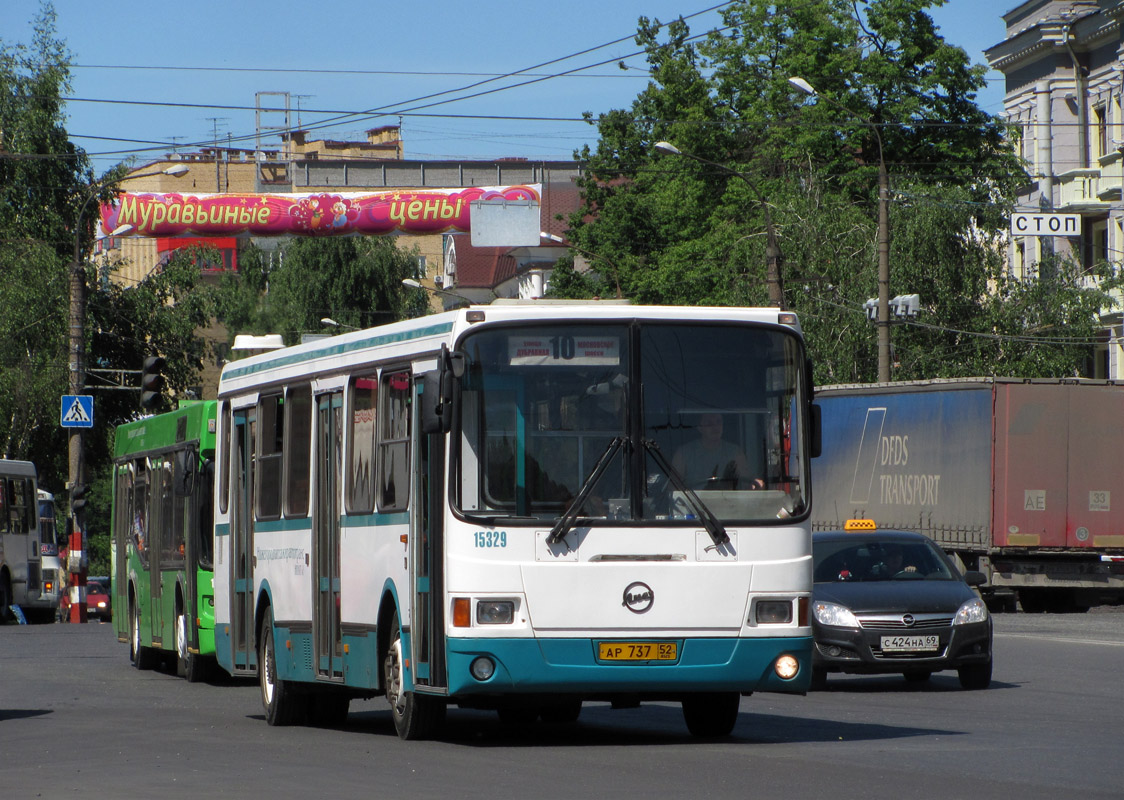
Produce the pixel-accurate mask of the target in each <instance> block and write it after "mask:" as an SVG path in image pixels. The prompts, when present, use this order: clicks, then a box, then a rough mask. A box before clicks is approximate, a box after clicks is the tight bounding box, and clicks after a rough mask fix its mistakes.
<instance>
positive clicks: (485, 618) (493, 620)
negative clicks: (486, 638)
mask: <svg viewBox="0 0 1124 800" xmlns="http://www.w3.org/2000/svg"><path fill="white" fill-rule="evenodd" d="M514 619H515V603H514V602H512V601H511V600H479V601H477V603H476V624H477V625H510V624H511V623H512V621H513V620H514Z"/></svg>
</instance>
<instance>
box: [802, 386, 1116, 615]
mask: <svg viewBox="0 0 1124 800" xmlns="http://www.w3.org/2000/svg"><path fill="white" fill-rule="evenodd" d="M816 397H817V401H818V403H819V404H820V406H821V408H822V414H823V455H822V456H821V458H820V459H818V461H817V462H816V464H815V467H816V474H815V478H816V480H815V495H814V502H813V505H812V515H813V529H814V530H830V529H836V528H842V527H843V524H844V522H846V520H848V519H852V518H867V519H872V520H874V521H875V522H876V523H877V524H878V526H879V527H885V528H897V529H901V530H911V531H919V532H921V533H924V534H926V535H928V536H929V537H930V538H932V539H933V540H935V541H936V542H937V543H938V544H939V545H940V546H941V547H942V548H944V549H945V551H946V552H948V553H949V554H950V555H951V556H953V557H954V558H955V559H957V560H958V561H959V562H960V565H961V566H962V567H964V568H966V569H974V570H979V571H980V572H983V573H984V574H985V575H986V576H987V579H988V581H987V583H986V584H985V585H984V586H983V587H981V589H982V590H983V591H984V593H985V596H986V597H988V599H989V601H991V603H992V605H993V606H996V607H1004V606H1009V607H1013V603H1014V601H1015V599H1016V598H1017V599H1018V602H1019V603H1020V604H1021V605H1022V607H1023V609H1024V610H1025V611H1083V610H1087V609H1088V608H1089V607H1090V606H1091V605H1097V604H1101V603H1105V602H1116V603H1118V602H1121V601H1122V600H1124V513H1121V512H1122V511H1124V431H1122V426H1124V385H1120V384H1117V383H1115V382H1112V381H1089V380H1080V379H1070V380H1045V379H1035V380H1024V379H1008V378H971V379H948V380H932V381H917V382H901V383H893V384H864V385H846V386H827V387H821V388H819V389H818V390H817V394H816ZM1114 501H1115V503H1116V505H1115V506H1114V505H1113V502H1114Z"/></svg>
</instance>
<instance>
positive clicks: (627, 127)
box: [554, 0, 1110, 383]
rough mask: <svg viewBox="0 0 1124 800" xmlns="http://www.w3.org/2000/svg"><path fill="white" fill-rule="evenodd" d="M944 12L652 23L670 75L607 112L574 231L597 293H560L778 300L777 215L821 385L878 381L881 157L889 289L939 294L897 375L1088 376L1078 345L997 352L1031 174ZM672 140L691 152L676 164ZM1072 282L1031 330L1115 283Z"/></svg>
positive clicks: (656, 73)
mask: <svg viewBox="0 0 1124 800" xmlns="http://www.w3.org/2000/svg"><path fill="white" fill-rule="evenodd" d="M939 3H940V0H868V1H867V2H861V1H860V2H855V3H852V2H851V0H807V2H801V3H799V4H789V5H788V6H784V5H783V4H782V5H778V4H774V3H769V2H765V0H742V2H736V3H732V4H730V5H729V6H728V7H726V8H725V9H724V11H723V21H724V23H725V24H724V26H723V27H722V28H720V29H719V30H715V31H711V32H710V33H708V34H707V35H706V36H705V37H703V38H701V39H700V38H699V37H696V36H693V35H692V34H691V33H690V31H689V30H688V28H687V26H686V25H685V24H684V23H683V22H682V21H681V20H680V21H676V22H673V23H671V24H669V25H666V26H664V25H661V24H660V23H659V22H658V21H650V20H647V19H644V18H642V19H641V20H640V26H639V31H638V35H637V42H638V43H639V44H641V45H642V46H644V47H645V49H646V51H647V57H648V63H649V69H650V72H651V75H652V81H651V83H650V84H649V86H648V87H647V88H646V89H644V90H643V91H642V92H641V93H640V94H639V95H638V96H637V98H636V100H635V101H634V103H633V104H632V107H631V108H630V109H629V110H627V111H626V110H615V111H611V112H608V113H606V114H604V115H602V116H601V117H599V118H598V119H597V121H596V122H597V125H598V131H599V136H600V138H599V141H598V143H597V146H596V149H595V150H594V151H590V150H588V149H586V150H584V151H582V152H580V153H578V154H576V155H577V156H578V157H579V158H582V159H583V160H585V161H586V162H587V163H588V165H589V168H588V170H587V173H586V175H585V177H584V179H583V182H582V190H583V198H584V206H583V208H582V209H581V210H580V211H579V212H578V213H576V214H574V215H573V216H572V217H571V219H570V225H571V231H570V235H571V238H572V239H573V241H575V242H576V244H577V245H578V246H579V247H580V248H581V249H582V250H585V251H587V252H591V253H594V254H596V255H597V256H598V257H599V258H598V259H596V260H595V264H594V266H595V269H596V270H597V272H598V273H600V284H597V277H596V276H590V277H584V278H583V279H582V280H581V281H577V282H574V281H573V280H572V279H571V278H570V277H568V276H567V274H566V272H565V271H563V273H562V277H563V281H562V283H561V284H560V285H559V284H556V285H555V287H554V291H555V293H557V294H565V293H567V292H573V293H574V294H575V296H582V295H585V296H588V295H590V294H608V292H609V290H610V286H609V283H610V279H612V280H613V281H617V280H619V282H620V284H621V286H622V287H623V288H624V290H625V293H626V294H627V295H628V296H630V297H632V298H633V299H634V300H635V301H637V302H651V303H684V304H713V305H763V304H765V303H766V300H767V294H766V287H765V243H766V238H767V237H766V223H765V214H764V213H763V212H764V204H765V203H768V208H769V210H770V212H771V213H770V216H771V218H772V221H773V224H774V228H775V232H776V235H777V240H778V243H779V245H780V248H781V251H782V253H783V255H784V266H783V275H784V280H785V282H786V287H787V292H786V302H787V305H788V307H790V308H794V309H795V310H797V311H798V312H799V313H800V315H801V319H802V322H803V325H804V329H805V332H806V334H807V336H808V339H809V341H810V343H811V347H812V351H813V354H814V356H815V359H816V365H817V366H816V369H817V375H816V377H817V381H818V382H821V383H829V382H851V381H864V380H873V379H874V377H875V375H876V374H877V363H876V362H877V357H876V352H875V338H876V336H875V334H876V331H875V327H874V326H873V325H871V324H870V323H869V322H868V321H867V320H866V317H865V314H864V312H863V309H862V306H863V302H864V301H865V300H866V299H867V298H869V297H872V296H873V295H875V294H876V293H877V270H876V266H877V244H878V241H877V240H878V233H877V214H878V185H877V184H878V166H879V163H880V162H881V161H883V160H884V162H885V164H886V165H887V170H888V172H889V174H890V179H891V199H890V220H891V276H890V283H891V289H892V293H894V294H897V293H917V294H919V295H921V298H922V302H923V304H924V305H923V308H924V315H923V317H922V318H921V320H920V321H921V322H925V323H928V324H926V325H921V324H918V325H915V326H895V328H894V331H893V341H894V352H895V356H896V361H897V362H898V363H899V364H900V366H899V367H896V368H895V372H894V375H895V377H896V378H912V377H937V376H942V375H959V374H963V373H964V371H965V370H971V371H972V372H973V373H974V374H996V373H999V372H1007V371H1009V370H1016V369H1019V370H1021V369H1029V368H1034V369H1035V370H1037V372H1036V373H1035V374H1038V375H1046V374H1072V370H1073V365H1074V363H1075V362H1074V361H1073V358H1072V357H1071V355H1070V354H1067V353H1068V351H1069V349H1070V348H1060V349H1059V348H1055V353H1056V355H1057V357H1056V358H1051V357H1048V356H1047V355H1046V353H1049V352H1050V348H1049V347H1044V348H1036V349H1037V350H1039V351H1040V356H1039V357H1038V358H1037V359H1035V360H1033V361H1028V360H1026V359H1015V358H1014V350H1013V348H1011V347H1005V348H1004V347H999V346H996V345H995V342H997V341H998V340H996V339H995V338H994V333H995V330H996V329H997V328H999V327H1003V328H1004V329H1005V330H1010V328H1011V325H1012V324H1014V325H1016V326H1017V325H1018V322H1019V318H1017V317H1013V316H1012V311H1013V308H1017V307H1018V305H1019V304H1018V303H1013V302H1012V301H1011V298H1015V297H1022V295H1023V294H1025V291H1026V288H1025V287H1023V286H1020V285H1009V283H1008V282H1007V281H1006V280H1005V278H1004V272H1003V269H1002V263H1001V258H1000V250H999V247H998V243H997V240H996V234H997V233H998V232H999V231H1000V230H1002V228H1003V227H1004V226H1005V220H1006V216H1007V214H1008V213H1009V211H1010V208H1011V203H1012V199H1013V197H1014V192H1015V188H1016V187H1017V186H1018V185H1019V184H1020V182H1022V181H1025V180H1026V174H1025V171H1024V170H1023V168H1022V165H1021V163H1020V162H1019V160H1018V158H1017V157H1016V155H1015V153H1014V151H1013V149H1012V147H1011V146H1010V143H1009V141H1008V138H1007V136H1006V130H1005V127H1004V125H1003V124H1002V123H1001V122H1000V121H999V120H998V119H997V118H995V117H992V116H991V115H989V114H987V113H986V112H984V111H982V110H981V109H980V108H979V107H978V106H977V104H976V101H975V97H976V92H977V91H978V90H979V89H980V88H981V87H982V86H983V74H984V68H983V67H982V66H973V65H971V64H970V62H969V60H968V57H967V55H966V54H965V53H964V51H963V50H962V49H960V48H958V47H954V46H952V45H949V44H948V43H946V42H945V41H944V40H943V39H942V38H941V37H940V35H939V34H938V33H937V31H936V29H935V27H934V25H933V22H932V20H931V18H930V17H929V16H928V14H927V13H925V12H926V9H927V8H930V7H932V6H934V5H937V4H939ZM791 77H800V78H803V79H804V80H805V81H807V82H809V83H810V84H811V85H813V86H814V87H816V89H817V91H818V93H819V97H817V98H815V99H813V98H810V97H808V96H807V95H806V94H804V93H802V92H800V91H798V90H796V89H794V88H793V86H792V85H791V84H790V82H789V78H791ZM661 140H665V141H670V142H672V143H673V144H674V145H676V146H677V147H678V148H679V149H680V150H681V151H683V152H684V153H686V154H689V155H688V156H687V157H676V156H674V155H659V154H657V153H656V152H654V148H653V146H654V144H655V143H656V142H658V141H661ZM599 262H603V263H599ZM606 265H612V266H613V269H612V270H610V269H609V268H608V267H607V266H606ZM610 272H612V273H613V274H612V275H610V274H609V273H610ZM1056 277H1057V280H1058V281H1061V282H1062V283H1063V285H1061V286H1055V287H1054V291H1053V294H1052V295H1051V297H1052V299H1053V300H1054V302H1052V303H1050V304H1048V305H1046V306H1045V307H1044V308H1045V311H1044V312H1043V313H1045V314H1046V316H1048V317H1049V319H1047V320H1041V321H1039V322H1036V323H1033V324H1032V323H1031V322H1030V321H1029V320H1030V317H1027V318H1024V319H1023V323H1022V324H1023V327H1022V328H1021V331H1022V332H1023V333H1026V332H1027V331H1028V330H1029V329H1030V328H1032V327H1033V328H1038V329H1041V330H1045V329H1047V328H1051V329H1055V330H1061V329H1063V328H1065V327H1066V326H1067V325H1068V324H1069V321H1075V320H1078V319H1079V318H1082V315H1083V314H1086V313H1087V312H1090V309H1097V308H1101V309H1103V308H1105V307H1107V304H1108V303H1109V299H1108V295H1107V294H1106V293H1105V291H1104V290H1105V289H1107V288H1110V285H1109V284H1107V283H1106V284H1102V285H1101V286H1100V287H1099V288H1096V289H1087V288H1083V287H1082V285H1081V280H1080V279H1079V276H1075V275H1074V274H1073V273H1072V271H1067V270H1060V271H1058V273H1057V276H1056ZM591 281H592V283H591ZM1000 298H1004V299H1003V300H1001V299H1000ZM1038 316H1040V315H1037V314H1036V315H1033V318H1035V319H1037V318H1038ZM1092 318H1093V317H1092V315H1091V314H1090V315H1089V317H1088V319H1090V320H1091V319H1092ZM988 337H991V338H988ZM963 339H969V340H972V341H974V342H976V347H975V348H961V347H958V346H957V345H956V342H958V341H960V340H963ZM1086 341H1087V340H1086ZM985 342H990V344H987V345H985V344H984V343H985ZM1047 344H1048V343H1047ZM1087 349H1088V348H1087V347H1086V355H1087V354H1088V353H1087ZM1063 350H1064V351H1066V352H1065V353H1063ZM940 353H945V354H946V355H947V356H948V358H947V359H942V358H940V356H939V354H940ZM1011 374H1013V373H1011Z"/></svg>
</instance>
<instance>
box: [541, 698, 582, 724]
mask: <svg viewBox="0 0 1124 800" xmlns="http://www.w3.org/2000/svg"><path fill="white" fill-rule="evenodd" d="M581 715H582V701H581V700H563V701H562V702H561V703H551V704H549V705H545V706H543V709H542V721H543V722H547V723H552V724H555V725H563V724H570V723H574V722H577V721H578V717H580V716H581Z"/></svg>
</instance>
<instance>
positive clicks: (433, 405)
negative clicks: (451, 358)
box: [421, 369, 453, 433]
mask: <svg viewBox="0 0 1124 800" xmlns="http://www.w3.org/2000/svg"><path fill="white" fill-rule="evenodd" d="M452 401H453V374H452V373H451V372H449V371H448V370H444V369H439V370H434V371H432V372H427V373H425V375H423V376H422V394H421V429H422V433H448V432H449V428H450V427H452V422H453V402H452Z"/></svg>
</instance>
